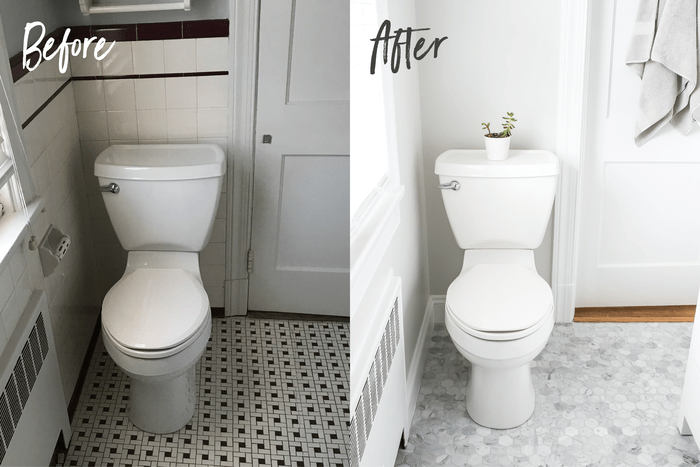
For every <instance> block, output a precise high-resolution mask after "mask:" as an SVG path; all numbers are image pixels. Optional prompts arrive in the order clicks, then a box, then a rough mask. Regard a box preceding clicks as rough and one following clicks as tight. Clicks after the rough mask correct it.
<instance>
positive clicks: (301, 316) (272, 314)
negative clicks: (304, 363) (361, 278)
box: [246, 310, 350, 323]
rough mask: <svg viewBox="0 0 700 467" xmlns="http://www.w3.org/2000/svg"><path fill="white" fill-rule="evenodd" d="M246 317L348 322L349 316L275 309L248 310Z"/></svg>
mask: <svg viewBox="0 0 700 467" xmlns="http://www.w3.org/2000/svg"><path fill="white" fill-rule="evenodd" d="M246 317H248V318H254V319H296V320H300V321H337V322H342V323H349V322H350V317H349V316H334V315H309V314H305V313H279V312H276V311H254V310H249V311H248V314H247V315H246Z"/></svg>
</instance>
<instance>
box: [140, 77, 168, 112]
mask: <svg viewBox="0 0 700 467" xmlns="http://www.w3.org/2000/svg"><path fill="white" fill-rule="evenodd" d="M134 88H135V91H136V109H137V110H141V109H165V79H164V78H147V79H137V80H134Z"/></svg>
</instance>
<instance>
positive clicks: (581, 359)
mask: <svg viewBox="0 0 700 467" xmlns="http://www.w3.org/2000/svg"><path fill="white" fill-rule="evenodd" d="M691 331H692V323H624V324H620V323H573V324H557V325H555V327H554V331H553V332H552V335H551V337H550V339H549V341H548V343H547V346H546V347H545V349H544V350H543V351H542V352H541V353H540V355H539V356H538V357H537V358H536V359H535V361H534V362H533V363H532V377H533V384H534V386H535V395H536V405H535V413H534V414H533V416H532V417H531V418H530V420H528V421H527V422H526V423H525V424H523V425H522V426H520V427H517V428H513V429H509V430H492V429H489V428H484V427H481V426H479V425H477V424H476V423H474V422H473V421H472V420H471V418H469V414H468V413H467V411H466V406H465V394H466V383H467V381H468V379H469V373H470V364H469V362H468V361H467V360H466V359H464V357H462V355H461V354H460V353H459V352H458V351H457V349H456V348H455V346H454V345H453V344H452V341H451V340H450V336H449V335H448V333H447V331H446V330H445V325H444V324H438V325H436V326H435V329H434V331H433V336H432V342H431V345H430V349H429V355H428V358H427V362H426V365H425V369H424V373H423V379H422V383H421V389H420V394H419V396H418V403H417V405H416V410H415V414H414V417H413V421H412V426H411V432H410V436H409V439H408V443H407V446H406V449H400V450H399V452H398V455H397V457H396V466H401V467H406V466H411V467H414V466H425V467H430V466H445V467H454V466H460V467H462V466H472V465H474V466H475V465H517V466H548V467H549V466H567V467H569V466H638V465H650V466H667V465H669V466H670V465H686V466H691V465H697V464H698V452H699V451H698V446H697V444H696V442H695V440H694V438H693V437H692V436H681V435H680V434H679V432H678V429H677V428H676V423H677V418H678V407H679V404H680V400H681V394H682V390H683V379H684V377H685V364H686V360H687V357H688V348H689V346H690V335H691Z"/></svg>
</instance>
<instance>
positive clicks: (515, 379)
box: [467, 362, 535, 430]
mask: <svg viewBox="0 0 700 467" xmlns="http://www.w3.org/2000/svg"><path fill="white" fill-rule="evenodd" d="M534 411H535V389H534V387H533V386H532V376H531V373H530V362H527V363H526V364H524V365H521V366H518V367H516V368H485V367H482V366H478V365H474V364H473V363H472V368H471V378H470V381H469V384H468V385H467V412H468V413H469V416H470V417H471V418H472V420H474V421H475V422H476V423H478V424H479V425H482V426H485V427H488V428H494V429H498V430H504V429H507V428H514V427H516V426H520V425H522V424H523V423H525V422H526V421H527V420H528V419H529V418H530V417H531V416H532V414H533V412H534Z"/></svg>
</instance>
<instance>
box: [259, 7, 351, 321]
mask: <svg viewBox="0 0 700 467" xmlns="http://www.w3.org/2000/svg"><path fill="white" fill-rule="evenodd" d="M348 38H349V9H348V5H347V2H345V1H343V0H295V1H289V0H262V3H261V12H260V44H259V54H260V55H259V65H258V66H259V71H258V73H259V76H258V111H257V124H256V138H257V142H256V150H255V173H254V189H253V231H252V241H251V244H252V250H253V270H252V273H251V275H250V289H249V299H248V300H249V301H248V309H250V310H261V311H281V312H296V313H312V314H330V315H346V316H347V315H349V257H350V254H349V226H350V224H349V210H350V201H349V199H350V185H349V172H350V168H349V153H350V148H349V146H350V144H349V132H350V118H349V117H350V116H349V48H348V40H349V39H348ZM263 135H271V137H272V140H271V142H270V144H265V143H263V142H262V139H263Z"/></svg>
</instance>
